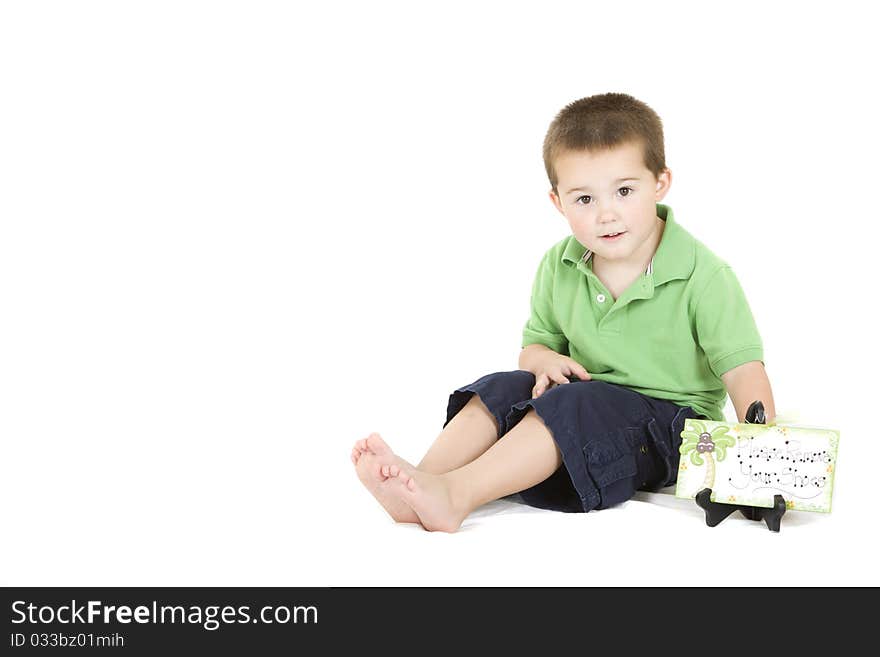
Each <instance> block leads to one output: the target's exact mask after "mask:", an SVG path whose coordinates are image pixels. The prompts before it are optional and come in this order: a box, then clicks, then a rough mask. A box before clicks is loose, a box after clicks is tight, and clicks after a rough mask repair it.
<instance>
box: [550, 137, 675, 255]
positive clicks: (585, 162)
mask: <svg viewBox="0 0 880 657" xmlns="http://www.w3.org/2000/svg"><path fill="white" fill-rule="evenodd" d="M554 164H555V166H556V175H557V179H558V183H557V185H556V189H557V191H558V192H559V195H558V196H557V195H556V194H554V193H553V191H552V190H551V191H550V200H552V201H553V204H554V205H555V206H556V208H557V209H558V210H559V211H560V212H561V213H562V215H563V216H564V217H565V218H566V219H567V220H568V224H569V226H571V232H572V234H573V235H574V236H575V239H577V241H578V242H580V243H581V244H582V245H584V246H585V247H587V248H588V249H590V250H591V251H592V252H593V254H594V257H598V259H601V260H606V261H609V262H615V263H617V264H627V263H632V264H635V263H638V264H640V265H641V264H643V261H644V260H645V259H650V257H651V256H653V254H654V249H656V247H657V242H658V241H659V238H658V235H659V234H660V231H661V230H662V227H663V223H662V220H661V219H659V218H658V217H657V208H656V205H655V204H656V203H657V202H659V201H661V200H662V199H663V197H664V196H666V192H667V191H668V190H669V185H670V183H671V180H672V173H671V172H670V171H669V169H665V170H664V171H663V172H662V173H661V174H660V177H659V178H655V177H654V175H653V174H652V173H651V172H650V171H649V170H648V169H647V168H646V167H645V162H644V156H643V153H642V146H641V144H639V143H628V144H623V145H620V146H616V147H615V148H612V149H610V150H604V151H585V150H584V151H565V152H563V153H561V154H560V155H559V156H558V157H557V158H556V161H555V162H554ZM623 179H629V180H623ZM612 233H620V234H619V235H617V236H615V237H607V236H608V235H610V234H612Z"/></svg>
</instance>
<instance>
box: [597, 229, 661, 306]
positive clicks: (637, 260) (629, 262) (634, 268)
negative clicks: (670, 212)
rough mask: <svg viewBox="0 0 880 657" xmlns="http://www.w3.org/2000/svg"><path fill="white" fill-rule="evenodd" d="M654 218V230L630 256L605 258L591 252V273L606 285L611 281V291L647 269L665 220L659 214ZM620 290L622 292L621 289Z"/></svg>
mask: <svg viewBox="0 0 880 657" xmlns="http://www.w3.org/2000/svg"><path fill="white" fill-rule="evenodd" d="M655 219H656V224H655V225H656V230H655V231H654V233H653V234H652V235H651V237H650V238H649V239H647V240H645V243H644V244H642V246H641V248H640V249H639V250H638V251H636V252H635V253H633V254H632V256H631V257H630V258H627V259H626V260H606V259H605V258H602V257H600V256H598V254H596V253H593V256H592V258H591V259H592V261H593V273H594V274H596V276H597V277H598V278H599V280H601V281H602V282H603V283H605V285H606V287H609V283H611V286H610V287H609V290H610V291H612V293H613V290H611V287H615V288H621V286H623V288H624V289H625V287H626V286H628V285H629V284H630V283H631V282H632V281H634V280H635V279H636V278H638V276H639V275H641V274H644V273H645V272H646V271H647V269H648V265H649V264H650V263H651V258H653V257H654V254H655V253H657V247H658V246H659V245H660V240H661V239H662V238H663V231H664V229H665V228H666V222H665V221H663V220H662V219H661V218H660V217H659V216H658V217H655ZM606 279H607V280H606ZM620 291H621V292H622V290H620ZM616 296H618V295H615V298H616Z"/></svg>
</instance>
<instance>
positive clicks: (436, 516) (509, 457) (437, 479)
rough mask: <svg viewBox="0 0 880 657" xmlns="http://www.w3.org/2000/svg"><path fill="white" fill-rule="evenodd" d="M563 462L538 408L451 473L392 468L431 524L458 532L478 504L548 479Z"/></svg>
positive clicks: (401, 489)
mask: <svg viewBox="0 0 880 657" xmlns="http://www.w3.org/2000/svg"><path fill="white" fill-rule="evenodd" d="M560 465H562V455H561V454H560V452H559V448H558V447H557V446H556V442H555V441H554V440H553V436H552V434H551V433H550V430H549V429H548V428H547V427H546V425H545V424H544V422H543V420H541V418H540V416H538V415H537V414H536V413H535V411H534V409H530V410H529V411H528V413H526V415H525V416H524V417H523V418H522V419H521V420H520V421H519V422H518V423H517V424H516V426H515V427H513V428H512V429H511V430H510V431H508V432H507V434H506V435H505V436H504V438H503V439H501V440H499V441H497V442H495V443H494V444H493V445H492V446H491V447H490V448H489V449H488V450H486V451H485V452H484V453H483V454H482V455H481V456H480V457H478V458H477V459H475V460H473V461H471V462H470V463H468V464H466V465H464V466H462V467H460V468H458V469H456V470H453V471H451V472H447V473H445V474H439V475H436V474H430V473H427V472H419V471H418V470H415V471H411V470H408V469H401V468H400V467H398V466H396V465H392V466H390V467H389V468H388V471H389V474H390V475H391V476H392V477H394V478H395V479H396V481H397V483H398V492H399V494H400V496H401V498H402V499H403V500H404V501H405V502H406V503H407V504H408V505H409V506H411V507H412V508H413V509H414V510H415V512H416V513H417V514H418V516H419V521H420V522H421V524H422V525H423V526H424V527H425V529H428V530H431V531H438V530H439V531H446V532H454V531H455V530H457V529H458V527H459V526H460V525H461V523H462V522H463V521H464V519H465V518H466V517H467V516H468V514H469V513H470V512H471V511H473V510H474V509H475V508H477V507H478V506H480V505H482V504H485V503H486V502H490V501H492V500H495V499H498V498H500V497H504V496H505V495H510V494H512V493H516V492H519V491H521V490H525V489H526V488H530V487H531V486H534V485H535V484H537V483H540V482H542V481H544V480H545V479H546V478H547V477H549V476H550V475H552V474H553V473H554V472H556V470H557V469H558V468H559V467H560Z"/></svg>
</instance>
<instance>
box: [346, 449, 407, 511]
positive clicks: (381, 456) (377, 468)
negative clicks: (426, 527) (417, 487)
mask: <svg viewBox="0 0 880 657" xmlns="http://www.w3.org/2000/svg"><path fill="white" fill-rule="evenodd" d="M351 461H352V463H354V465H355V469H356V470H357V474H358V478H359V479H360V480H361V483H362V484H363V485H364V486H366V488H367V490H368V491H370V493H372V494H373V497H375V498H376V499H377V500H378V501H379V504H381V505H382V507H383V508H384V509H385V510H386V511H387V512H388V514H389V515H390V516H391V517H392V518H394V521H395V522H416V523H417V522H419V517H418V515H416V512H415V511H413V510H412V508H410V506H409V505H408V504H407V503H406V502H405V501H404V500H403V499H402V498H401V496H400V495H399V494H398V492H397V490H396V489H397V485H396V482H395V481H394V480H389V476H390V475H388V474H383V468H384V469H385V472H386V473H387V472H388V467H389V466H391V465H394V466H395V467H396V468H397V470H398V471H400V469H401V468H406V469H407V470H410V471H414V470H415V468H414V467H413V466H412V464H410V463H409V462H407V461H405V460H403V459H402V458H400V457H399V456H397V454H395V453H394V452H392V451H391V448H390V447H389V446H388V444H387V443H386V442H385V441H384V440H382V437H381V436H380V435H379V434H378V433H371V434H370V435H369V436H368V437H366V438H363V439H361V440H359V441H357V442H356V443H355V444H354V448H353V449H352V450H351Z"/></svg>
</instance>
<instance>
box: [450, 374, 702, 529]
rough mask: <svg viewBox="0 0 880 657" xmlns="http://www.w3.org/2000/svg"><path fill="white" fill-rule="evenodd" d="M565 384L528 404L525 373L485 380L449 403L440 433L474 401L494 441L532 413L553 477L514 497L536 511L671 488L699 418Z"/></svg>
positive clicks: (666, 404) (610, 391) (602, 387)
mask: <svg viewBox="0 0 880 657" xmlns="http://www.w3.org/2000/svg"><path fill="white" fill-rule="evenodd" d="M569 380H570V381H572V382H571V383H567V384H562V385H556V386H555V387H553V388H550V389H549V390H545V391H544V392H543V393H542V394H541V396H540V397H538V398H537V399H532V389H533V388H534V387H535V375H534V374H532V373H531V372H528V371H526V370H514V371H511V372H496V373H494V374H487V375H486V376H484V377H482V378H480V379H477V380H476V381H474V382H473V383H471V384H469V385H466V386H463V387H461V388H458V389H457V390H456V391H455V392H453V393H452V394H451V395H450V396H449V406H448V408H447V411H446V422H445V423H444V424H443V426H444V427H445V426H446V425H447V424H448V423H449V421H450V420H451V419H452V418H453V417H455V415H456V413H458V412H459V411H460V410H461V409H462V408H463V407H464V405H465V404H466V403H467V402H468V400H469V399H470V398H471V396H472V395H474V394H476V395H478V396H479V398H480V400H481V401H482V402H483V403H484V404H485V405H486V408H488V409H489V411H490V412H491V413H492V415H494V416H495V419H496V420H497V422H498V437H499V438H501V437H502V436H504V434H506V433H507V432H508V431H510V429H512V428H513V427H514V426H516V424H517V423H518V422H519V421H520V420H521V419H522V418H523V417H524V416H525V414H526V413H528V411H529V407H531V408H534V409H535V412H536V413H537V414H538V416H539V417H540V418H541V420H543V422H544V424H545V425H546V426H547V428H548V429H550V432H551V433H552V434H553V439H554V440H555V441H556V445H557V446H558V447H559V451H560V452H561V453H562V466H560V468H559V469H558V470H557V471H556V472H555V473H553V474H552V475H550V477H548V478H547V479H545V480H544V481H542V482H541V483H539V484H536V485H535V486H532V487H531V488H527V489H526V490H523V491H520V493H519V494H520V496H521V497H522V499H523V501H524V502H526V503H527V504H529V505H531V506H535V507H539V508H542V509H553V510H556V511H569V512H585V511H592V510H593V509H605V508H608V507H609V506H613V505H615V504H620V503H621V502H624V501H626V500H628V499H629V498H631V497H632V495H633V493H635V491H637V490H651V491H655V490H659V489H660V488H663V487H665V486H670V485H672V484H674V483H675V481H676V479H677V477H678V459H679V453H678V448H679V445H681V432H682V430H683V429H684V421H685V419H687V418H698V417H704V416H701V415H699V414H697V413H696V412H695V411H694V410H693V409H692V408H691V407H690V406H679V405H677V404H674V403H672V402H670V401H666V400H663V399H655V398H653V397H648V396H647V395H643V394H641V393H638V392H636V391H634V390H630V389H629V388H625V387H623V386H619V385H614V384H611V383H606V382H604V381H581V380H579V379H576V378H574V377H570V378H569Z"/></svg>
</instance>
